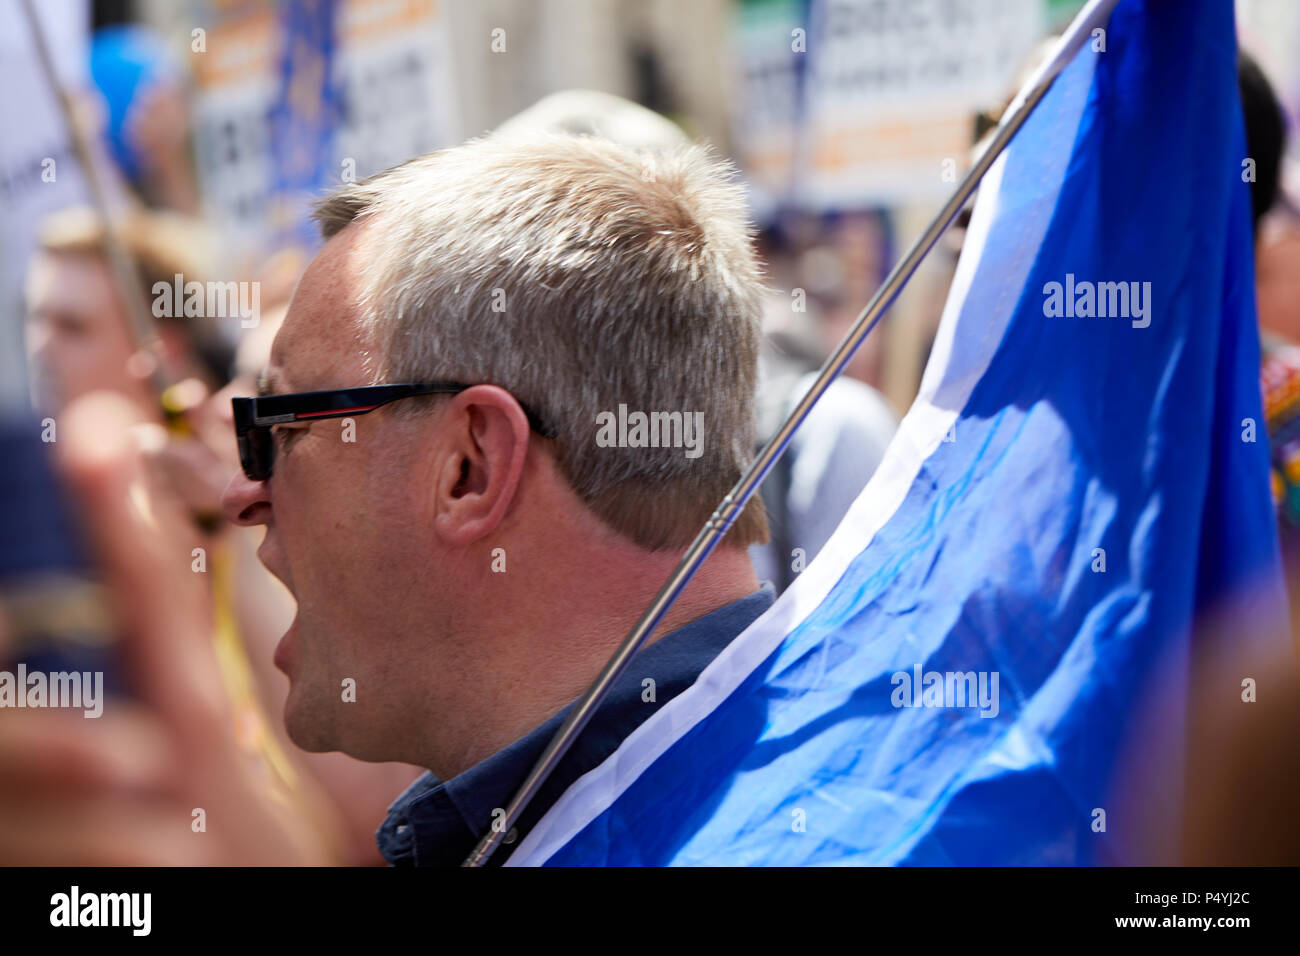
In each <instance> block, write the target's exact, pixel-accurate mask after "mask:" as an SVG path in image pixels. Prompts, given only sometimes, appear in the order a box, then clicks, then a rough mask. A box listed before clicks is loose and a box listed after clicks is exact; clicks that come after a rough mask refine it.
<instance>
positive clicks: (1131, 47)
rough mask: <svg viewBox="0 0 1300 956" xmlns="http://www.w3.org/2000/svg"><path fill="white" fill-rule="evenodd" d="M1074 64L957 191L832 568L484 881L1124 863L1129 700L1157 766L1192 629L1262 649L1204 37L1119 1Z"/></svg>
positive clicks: (809, 577) (1213, 79)
mask: <svg viewBox="0 0 1300 956" xmlns="http://www.w3.org/2000/svg"><path fill="white" fill-rule="evenodd" d="M1091 9H1093V7H1092V6H1090V7H1089V8H1087V9H1085V11H1084V13H1083V14H1081V16H1083V15H1087V13H1088V11H1089V10H1091ZM1096 46H1097V45H1096V44H1086V45H1085V46H1084V47H1083V48H1082V50H1081V51H1080V52H1079V53H1078V54H1077V55H1076V56H1075V57H1074V58H1073V59H1072V61H1071V62H1070V64H1069V65H1068V66H1067V67H1066V69H1065V70H1064V72H1063V73H1062V74H1061V75H1060V76H1059V77H1058V79H1057V81H1056V83H1055V84H1054V85H1053V87H1052V88H1051V90H1050V92H1049V93H1048V94H1047V96H1046V98H1045V99H1044V101H1043V102H1042V103H1041V104H1040V105H1039V107H1038V109H1037V110H1036V111H1035V112H1034V114H1033V115H1032V116H1031V117H1030V118H1029V120H1028V122H1027V123H1026V125H1025V126H1024V127H1023V128H1022V129H1021V130H1020V132H1019V133H1018V135H1017V136H1016V137H1015V139H1014V140H1013V141H1012V143H1011V145H1010V146H1009V148H1008V149H1007V151H1006V152H1005V153H1004V154H1003V156H1002V157H1000V158H999V159H998V161H997V163H996V164H995V165H994V166H993V167H992V169H991V171H990V172H989V174H988V176H987V177H986V179H985V181H984V183H983V184H982V187H981V190H980V194H979V198H978V202H977V204H976V209H975V212H974V215H973V218H972V223H971V227H970V229H969V232H968V236H967V240H966V246H965V249H964V251H963V255H962V259H961V261H960V264H959V268H958V272H957V276H956V279H955V281H954V285H953V289H952V292H951V294H950V298H949V301H948V304H947V308H946V310H945V314H944V316H943V321H942V325H941V330H940V333H939V336H938V340H937V342H936V344H935V348H934V351H933V354H932V356H931V359H930V363H929V366H928V368H927V370H926V375H925V378H924V382H923V384H922V388H921V392H920V395H919V397H918V399H917V401H916V403H915V405H914V406H913V407H912V409H911V410H910V412H909V413H908V415H907V416H906V418H905V420H904V422H903V424H902V426H901V428H900V430H899V433H898V434H897V436H896V438H895V439H894V441H893V443H892V445H891V446H890V448H889V451H888V452H887V454H886V458H885V460H884V462H883V463H882V465H881V467H880V469H879V471H878V472H877V473H876V475H875V476H874V477H873V478H872V480H871V482H870V484H869V485H868V486H867V487H866V488H865V489H864V491H863V493H862V495H861V497H860V498H859V499H858V501H857V502H856V504H855V505H854V507H853V508H852V510H851V511H850V513H849V514H848V515H847V516H846V518H845V520H844V521H843V523H842V524H841V526H840V527H839V529H838V530H837V532H836V533H835V535H834V536H833V537H832V539H831V541H830V542H829V543H828V544H827V546H826V547H825V548H824V550H823V551H822V553H821V554H820V555H819V556H818V557H817V559H816V561H814V562H813V563H812V564H811V565H810V566H809V568H808V569H807V570H806V571H805V572H803V573H802V574H801V575H800V576H799V577H798V579H797V580H796V581H795V583H794V585H793V586H792V587H791V588H790V590H789V591H788V592H787V593H786V594H784V595H783V596H782V598H781V599H780V600H779V601H778V602H777V603H776V604H775V605H774V606H773V607H772V608H771V610H770V611H769V612H768V613H767V614H765V615H764V616H763V617H762V618H760V619H759V620H758V621H757V622H755V624H754V625H752V626H751V627H750V628H749V629H748V630H746V631H745V632H744V633H743V634H741V635H740V636H739V637H738V638H737V639H736V640H735V641H733V642H732V644H731V645H729V646H728V647H727V649H726V650H724V651H723V653H722V654H721V655H720V656H719V657H718V658H717V659H716V660H715V661H714V663H713V664H712V665H711V666H710V667H708V668H707V670H706V671H705V672H704V673H703V674H702V675H701V677H700V678H699V680H698V681H697V682H696V684H695V685H694V686H692V687H691V688H690V689H689V690H687V691H685V692H683V693H682V694H680V695H679V696H677V697H676V698H674V699H673V700H671V701H669V702H668V703H667V704H665V705H664V706H663V708H662V710H661V711H659V712H658V713H657V714H655V715H654V716H653V717H651V718H650V719H649V720H647V721H646V722H645V723H644V724H643V725H642V726H641V727H639V728H638V730H637V731H636V732H634V733H633V734H632V735H631V736H630V737H629V738H628V739H627V740H626V741H625V742H624V744H623V746H622V747H621V748H620V749H619V750H618V751H617V752H616V753H615V754H614V755H613V756H612V757H611V758H610V759H609V760H607V761H606V762H605V763H604V764H602V765H601V766H599V767H598V768H596V769H595V770H593V771H592V772H590V773H588V774H587V775H586V776H584V777H583V778H581V779H580V780H579V781H577V782H576V783H575V784H574V785H573V786H572V787H571V788H570V789H569V790H568V791H567V792H566V793H565V794H564V796H563V797H562V798H561V799H560V800H559V801H558V802H557V803H556V804H555V805H554V806H553V807H552V809H551V810H550V811H549V812H548V814H547V815H546V816H545V817H544V818H543V819H542V820H541V821H540V822H539V823H538V825H537V826H536V827H535V828H534V829H533V830H532V831H531V832H530V833H529V835H528V836H527V838H526V839H525V840H524V842H523V843H522V844H521V845H520V847H519V848H518V849H517V850H516V851H515V853H514V854H513V855H512V857H511V859H510V861H509V862H510V864H511V865H529V864H541V863H547V864H559V865H571V864H580V865H581V864H591V865H600V864H612V865H620V864H688V865H689V864H722V865H730V864H738V865H750V864H762V865H812V864H1010V865H1015V864H1097V863H1112V862H1124V861H1125V860H1126V858H1127V857H1126V851H1127V847H1126V846H1124V845H1122V844H1121V842H1120V841H1119V840H1117V839H1116V838H1115V836H1114V834H1113V833H1112V832H1110V831H1108V830H1104V829H1100V830H1099V829H1098V828H1097V826H1096V819H1097V817H1096V813H1095V811H1096V809H1097V808H1104V807H1108V806H1110V807H1113V806H1114V803H1113V797H1112V794H1113V793H1115V792H1116V785H1117V783H1122V781H1117V780H1116V774H1117V772H1118V768H1119V767H1120V765H1121V761H1122V759H1123V758H1124V755H1125V753H1126V752H1127V751H1128V748H1130V747H1131V746H1132V745H1133V744H1134V740H1133V734H1134V733H1135V728H1136V727H1137V726H1138V725H1139V721H1140V719H1141V717H1142V709H1143V706H1144V703H1146V702H1147V701H1148V699H1149V696H1150V695H1149V694H1148V693H1147V690H1146V689H1147V688H1151V687H1158V688H1159V690H1160V693H1161V694H1162V695H1165V696H1166V697H1167V699H1168V701H1171V702H1172V706H1169V707H1166V708H1165V710H1164V711H1163V713H1164V714H1165V716H1166V721H1165V724H1166V726H1165V731H1164V733H1165V736H1164V737H1162V738H1161V739H1160V740H1159V741H1154V742H1148V743H1152V744H1153V745H1158V746H1159V747H1160V748H1161V749H1162V752H1164V753H1177V751H1178V748H1179V747H1180V746H1182V744H1183V740H1182V738H1181V737H1180V728H1179V724H1178V719H1179V715H1180V714H1185V713H1186V709H1187V708H1188V707H1191V706H1195V703H1194V702H1190V701H1188V700H1187V699H1186V698H1187V695H1188V691H1189V686H1190V682H1189V671H1190V668H1189V664H1188V662H1189V660H1190V659H1191V657H1192V656H1193V653H1194V651H1195V650H1196V647H1195V644H1196V641H1197V640H1198V636H1197V635H1198V633H1199V632H1198V628H1197V625H1198V622H1199V620H1200V619H1201V618H1203V617H1204V616H1209V615H1217V616H1218V617H1220V618H1222V617H1224V616H1225V615H1226V616H1227V617H1228V618H1229V619H1234V618H1235V619H1237V620H1239V621H1249V622H1252V623H1251V626H1249V627H1246V626H1243V627H1242V628H1241V630H1240V633H1239V634H1238V635H1237V636H1236V639H1237V640H1239V641H1240V642H1242V643H1243V644H1245V643H1247V642H1252V641H1254V642H1258V643H1261V644H1263V643H1266V642H1268V641H1272V640H1276V641H1279V642H1282V644H1283V645H1284V644H1285V637H1284V636H1283V635H1282V634H1281V632H1280V631H1278V630H1276V629H1274V628H1272V627H1271V626H1270V622H1273V621H1277V622H1280V621H1281V619H1282V615H1283V613H1284V609H1285V604H1284V602H1285V597H1284V594H1283V591H1282V585H1281V577H1280V571H1279V564H1278V553H1277V552H1278V548H1277V532H1276V528H1275V525H1274V518H1273V511H1272V505H1271V501H1270V496H1269V486H1268V469H1269V464H1268V450H1267V439H1266V436H1265V434H1264V429H1263V425H1262V422H1263V418H1262V414H1261V402H1260V390H1259V384H1258V363H1259V343H1258V333H1257V331H1256V328H1255V304H1254V289H1253V257H1252V248H1251V227H1250V195H1249V188H1250V187H1249V185H1248V183H1247V182H1246V181H1245V177H1243V175H1242V170H1243V168H1244V167H1243V159H1245V158H1246V150H1245V146H1244V131H1243V125H1242V119H1241V110H1240V103H1239V100H1238V93H1237V82H1236V58H1237V50H1236V35H1235V27H1234V23H1233V9H1232V4H1231V3H1227V2H1223V0H1180V2H1176V3H1175V2H1169V0H1149V2H1148V0H1120V2H1119V3H1118V5H1117V6H1115V8H1114V12H1113V13H1112V14H1111V16H1110V19H1109V22H1108V24H1107V27H1106V32H1105V42H1104V47H1105V49H1104V52H1100V51H1098V50H1096V49H1095V47H1096ZM1252 423H1253V428H1252ZM631 666H632V667H635V662H633V664H632V665H631ZM931 675H934V676H931ZM936 678H937V680H936ZM972 698H974V700H973V702H972ZM1173 769H1174V772H1173V773H1172V775H1171V779H1177V777H1178V773H1177V769H1178V768H1177V766H1175V767H1174V768H1173ZM1108 801H1111V802H1108ZM1178 809H1179V807H1178V806H1177V794H1176V793H1175V794H1174V795H1173V797H1172V799H1171V802H1170V805H1169V806H1168V812H1169V813H1171V814H1176V813H1177V812H1178Z"/></svg>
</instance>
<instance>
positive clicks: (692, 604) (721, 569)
mask: <svg viewBox="0 0 1300 956" xmlns="http://www.w3.org/2000/svg"><path fill="white" fill-rule="evenodd" d="M679 560H680V555H678V554H677V553H676V552H664V553H663V554H662V555H660V554H655V555H652V556H649V557H647V556H646V555H645V554H644V552H642V553H641V554H640V555H639V556H638V560H637V561H636V562H635V564H628V563H626V562H625V561H624V560H623V556H621V555H613V554H611V555H604V556H603V560H602V561H600V562H597V563H595V564H593V565H592V566H590V567H589V568H588V569H587V572H588V573H585V574H574V575H573V576H568V577H566V579H565V580H563V581H560V580H557V581H552V582H551V586H549V587H547V586H541V587H539V586H538V585H539V584H541V583H542V582H538V581H533V582H531V587H530V589H529V592H528V593H527V594H526V595H520V596H519V599H518V602H516V601H514V600H506V601H494V602H493V603H494V605H495V607H494V608H493V609H491V610H486V609H485V610H486V613H485V615H484V619H483V620H481V621H480V622H479V623H480V624H481V625H486V626H483V627H480V628H476V630H477V631H478V632H479V634H481V635H483V644H488V643H491V644H493V645H494V646H493V647H492V648H491V651H492V653H490V654H488V655H485V656H483V657H481V658H479V659H481V660H483V662H484V663H485V664H486V665H487V667H488V672H485V673H482V674H479V675H477V678H476V679H477V684H471V685H470V686H477V687H478V688H479V690H478V691H477V692H476V693H474V694H473V695H472V696H469V697H467V698H466V699H467V702H468V705H469V706H467V707H466V708H465V709H464V710H462V711H461V712H460V714H459V715H458V716H459V717H460V719H459V720H458V721H456V722H455V724H448V723H447V722H442V723H441V724H440V727H439V731H438V735H437V740H436V741H429V743H430V744H435V743H436V745H437V746H436V747H430V748H429V750H428V752H427V757H426V760H424V761H421V763H424V765H426V766H429V767H430V769H432V770H433V771H434V772H435V773H436V774H437V775H438V776H439V777H442V778H443V779H449V778H450V777H452V776H455V775H456V774H459V773H462V772H463V771H465V770H468V769H469V768H470V767H472V766H474V765H475V764H477V763H479V762H480V761H482V760H484V759H486V758H487V757H489V756H491V755H492V754H494V753H496V752H497V751H499V750H501V749H502V748H504V747H506V746H508V745H509V744H511V743H512V742H514V741H515V740H517V739H519V738H520V737H522V736H524V735H525V734H527V733H528V732H529V731H531V730H533V729H534V728H536V727H537V726H539V725H540V724H542V723H544V722H545V721H546V720H547V719H548V718H550V717H551V716H552V715H554V714H555V713H557V712H558V711H560V710H561V709H563V708H564V707H565V706H567V705H568V704H569V703H571V702H573V701H574V700H576V699H577V698H578V697H580V696H581V695H582V693H583V692H584V691H585V690H586V689H587V688H588V687H589V686H590V685H591V683H592V682H593V681H594V680H595V678H596V675H597V674H598V673H599V672H600V670H601V668H602V667H603V666H604V665H605V663H606V662H607V661H608V660H609V658H610V657H611V656H612V655H613V653H614V651H615V649H616V648H617V647H618V646H619V645H620V644H621V643H622V641H623V640H624V639H625V638H626V637H627V635H628V633H629V632H630V631H631V630H632V628H633V627H634V626H635V624H636V623H637V621H638V620H639V619H640V617H641V615H642V613H644V611H645V609H646V608H647V607H648V606H649V605H650V602H651V601H652V600H653V598H654V597H655V595H656V594H657V593H658V591H659V589H660V588H661V587H662V586H663V584H664V582H665V581H666V580H667V579H668V576H669V574H671V572H672V570H673V568H674V567H675V566H676V564H677V562H678V561H679ZM598 569H599V570H598ZM557 570H561V569H557ZM564 570H568V571H572V570H573V569H564ZM602 572H603V573H602ZM503 577H504V575H503ZM574 582H577V583H576V585H575V584H574ZM566 583H567V585H568V586H567V587H565V586H564V584H566ZM758 587H759V582H758V578H757V576H756V575H755V573H754V568H753V565H752V564H751V562H750V560H749V555H748V552H747V551H746V550H745V549H744V548H736V547H726V548H719V549H718V550H716V551H715V552H714V553H713V554H712V555H710V556H709V559H708V560H707V561H706V562H705V563H704V565H703V566H702V567H701V568H700V570H699V572H698V573H697V574H696V575H695V577H693V578H692V579H691V581H690V583H689V584H688V585H687V586H686V588H685V590H684V591H683V592H682V594H681V596H680V597H679V598H678V600H677V601H676V602H674V604H673V605H672V607H670V608H669V609H668V612H667V613H666V614H665V615H664V618H663V620H662V621H661V622H660V624H659V626H658V627H656V628H655V630H654V632H653V633H652V634H651V635H650V637H649V638H648V639H647V641H646V642H645V644H643V645H642V647H645V646H648V645H649V644H651V643H654V642H655V641H657V640H659V639H660V638H662V637H663V636H664V635H666V634H669V633H671V632H672V631H675V630H677V629H678V628H680V627H682V626H684V625H685V624H688V623H690V622H691V621H694V620H696V619H698V618H701V617H703V616H705V615H707V614H710V613H712V612H713V611H716V610H718V609H719V608H722V607H725V606H726V605H728V604H731V603H733V602H735V601H738V600H740V599H741V598H744V597H746V596H748V595H750V594H753V593H754V592H755V591H757V590H758ZM480 649H481V650H484V651H487V650H489V648H488V647H486V646H483V645H480ZM449 744H451V745H452V746H451V747H450V748H449V747H448V745H449Z"/></svg>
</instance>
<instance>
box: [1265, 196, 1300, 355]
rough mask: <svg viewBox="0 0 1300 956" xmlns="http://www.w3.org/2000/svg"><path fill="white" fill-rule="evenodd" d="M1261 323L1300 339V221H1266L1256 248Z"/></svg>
mask: <svg viewBox="0 0 1300 956" xmlns="http://www.w3.org/2000/svg"><path fill="white" fill-rule="evenodd" d="M1255 276H1256V297H1257V299H1258V304H1259V324H1260V326H1261V327H1262V328H1263V329H1264V330H1265V331H1268V332H1272V333H1273V334H1274V335H1277V336H1281V337H1282V338H1284V339H1287V340H1288V341H1290V342H1300V224H1297V223H1294V222H1285V223H1283V224H1272V223H1268V222H1267V220H1266V221H1265V227H1264V229H1263V230H1262V232H1261V234H1260V238H1259V242H1258V243H1257V246H1256V250H1255Z"/></svg>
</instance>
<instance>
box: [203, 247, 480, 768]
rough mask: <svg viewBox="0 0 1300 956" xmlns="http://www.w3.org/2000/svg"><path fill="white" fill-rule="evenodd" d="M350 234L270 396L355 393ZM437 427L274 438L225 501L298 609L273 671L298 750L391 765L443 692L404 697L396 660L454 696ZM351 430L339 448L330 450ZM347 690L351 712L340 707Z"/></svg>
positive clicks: (270, 382) (331, 430)
mask: <svg viewBox="0 0 1300 956" xmlns="http://www.w3.org/2000/svg"><path fill="white" fill-rule="evenodd" d="M361 235H363V233H361V232H360V231H359V227H357V226H351V227H349V228H347V229H345V230H343V231H342V232H341V233H339V235H337V236H335V237H334V238H333V239H331V240H330V241H329V242H328V243H327V244H326V246H325V247H324V249H323V250H322V252H321V253H320V254H319V255H318V256H317V257H316V259H315V260H314V261H313V262H312V264H311V265H310V266H309V268H308V269H307V271H306V272H305V273H304V275H303V278H302V281H301V282H300V283H299V286H298V289H297V291H296V292H295V294H294V297H293V300H292V302H291V303H290V306H289V312H288V315H287V316H286V318H285V320H284V324H283V326H282V327H281V329H280V331H279V333H278V334H277V335H276V338H275V343H274V346H273V347H272V351H271V358H270V362H269V365H268V374H267V388H266V391H267V392H268V393H271V394H280V393H288V392H306V391H315V390H320V389H333V388H344V387H348V386H358V385H364V384H367V383H368V380H367V378H366V376H365V369H364V367H363V364H362V359H361V356H362V354H363V353H364V351H365V348H366V345H365V342H364V341H363V339H362V338H361V337H360V334H359V333H358V332H357V330H356V328H355V325H354V323H353V317H354V316H355V314H356V305H355V292H356V289H357V287H358V284H359V282H358V279H357V278H356V277H357V275H358V273H359V271H360V269H359V266H358V261H359V254H358V249H357V247H358V245H359V244H358V242H357V239H358V237H359V236H361ZM436 414H437V411H436V410H435V411H431V412H429V413H428V415H424V414H421V415H417V416H414V417H413V418H409V419H402V418H398V417H395V416H394V415H393V407H392V406H387V407H385V408H381V409H378V410H377V411H374V412H371V413H369V414H367V415H363V416H359V417H357V418H355V419H326V420H321V421H318V422H314V423H310V424H305V425H304V424H295V425H292V426H277V427H276V430H275V433H274V437H273V440H274V442H275V467H274V473H273V474H272V476H271V477H270V478H269V479H268V480H266V481H264V482H253V481H250V480H249V479H248V478H247V477H245V476H244V475H243V473H242V472H240V473H239V474H237V475H236V476H235V478H234V480H233V481H232V482H231V484H230V486H229V487H228V488H227V490H226V494H225V502H224V506H225V510H226V513H227V516H228V517H230V518H231V519H232V520H237V521H239V522H240V523H243V524H264V525H265V526H266V537H265V539H264V541H263V543H262V545H261V547H260V549H259V551H258V556H259V557H260V558H261V560H262V562H263V563H264V564H265V565H266V567H267V568H268V569H269V570H270V571H271V572H272V573H273V574H274V575H275V576H276V577H277V578H279V579H280V580H281V581H283V582H284V584H285V586H286V587H287V588H288V589H289V591H290V593H292V594H293V596H294V598H295V599H296V601H297V604H298V610H297V615H296V616H295V618H294V621H293V623H292V625H291V626H290V628H289V630H288V631H287V632H286V633H285V635H284V637H283V638H282V639H281V641H280V644H279V646H278V647H277V648H276V652H275V663H276V666H277V667H279V668H280V670H282V671H284V672H285V673H286V674H287V675H288V677H289V681H290V688H289V695H288V698H287V700H286V702H285V713H284V720H285V726H286V729H287V730H288V732H289V735H290V737H291V738H292V739H293V741H294V742H295V743H296V744H298V745H299V746H300V747H302V748H303V749H305V750H308V751H316V752H319V751H327V750H343V751H345V752H347V753H349V754H352V755H353V756H355V757H359V758H361V759H370V760H384V759H391V757H390V754H391V748H392V747H393V745H394V741H393V739H392V738H393V729H394V728H397V727H401V726H403V725H409V724H410V723H411V721H412V719H413V718H416V719H418V708H420V707H422V706H423V705H422V704H421V703H420V702H419V699H418V698H419V696H428V697H429V698H431V699H434V700H436V699H438V698H439V696H440V692H442V691H444V690H446V687H432V688H430V687H427V686H426V687H423V688H413V689H411V690H410V691H409V692H408V691H406V690H405V688H406V687H407V685H408V684H410V683H411V681H410V679H409V672H410V666H409V662H410V661H412V660H416V659H419V658H420V657H421V656H423V657H427V656H428V655H430V654H436V655H439V659H440V663H441V660H442V655H444V654H445V655H446V662H447V666H446V668H445V670H444V673H445V674H446V675H447V681H448V686H454V682H455V674H456V668H455V653H456V652H455V651H454V650H449V646H450V644H451V643H452V642H449V641H448V640H447V639H446V637H445V634H446V632H447V631H448V629H449V626H450V625H452V624H453V623H454V618H455V614H456V610H455V608H456V606H457V595H456V593H455V592H456V588H455V587H454V586H449V585H448V584H447V583H446V582H447V578H448V572H447V569H446V568H444V567H439V563H438V556H437V555H436V547H437V545H436V543H434V542H433V540H432V539H433V537H434V536H433V535H431V534H430V533H429V530H428V529H429V528H430V526H431V522H432V518H431V515H430V514H429V510H430V498H431V494H430V489H431V487H432V484H433V482H432V480H431V478H430V476H429V474H428V471H429V464H428V454H429V450H428V445H429V441H428V440H427V439H428V427H429V421H430V418H431V417H432V416H435V415H436ZM349 421H351V422H352V423H353V427H355V441H352V442H348V441H344V438H343V436H344V428H345V427H347V426H346V425H345V423H347V422H349ZM422 429H423V431H421V430H422ZM430 609H433V610H432V611H431V610H430ZM404 677H405V678H406V679H405V680H404V679H403V678H404ZM348 679H351V680H353V681H355V701H344V699H343V697H344V693H343V691H344V681H345V680H348ZM416 690H418V691H419V695H416V694H415V691H416ZM449 693H450V692H449ZM413 698H414V699H413ZM412 708H417V712H416V713H413V712H412Z"/></svg>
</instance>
